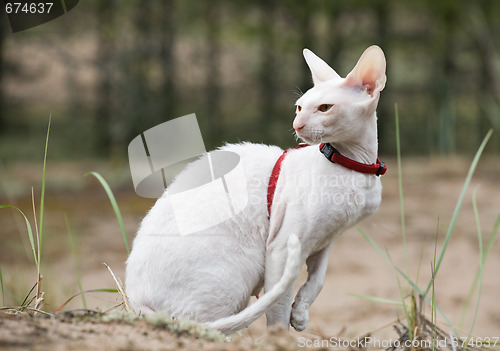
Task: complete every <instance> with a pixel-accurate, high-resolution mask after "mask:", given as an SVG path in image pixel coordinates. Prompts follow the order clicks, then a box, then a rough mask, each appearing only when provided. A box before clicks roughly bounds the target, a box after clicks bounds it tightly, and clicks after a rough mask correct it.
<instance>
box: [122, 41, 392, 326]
mask: <svg viewBox="0 0 500 351" xmlns="http://www.w3.org/2000/svg"><path fill="white" fill-rule="evenodd" d="M304 57H305V59H306V61H307V63H308V65H309V67H310V69H311V72H312V76H313V81H314V83H315V86H314V87H313V88H311V89H310V90H309V91H307V92H306V93H305V94H304V95H303V96H302V97H301V98H300V99H299V100H298V101H297V103H296V105H297V116H296V118H295V120H294V123H293V127H294V128H295V130H296V133H297V136H298V137H300V138H301V139H303V140H304V141H306V142H308V143H310V144H318V143H320V142H330V143H331V144H332V145H334V146H335V147H336V148H337V149H338V150H339V151H340V152H341V153H343V154H344V155H345V156H348V157H351V158H353V159H354V160H357V161H359V162H365V163H374V162H375V160H376V156H377V126H376V113H375V109H376V106H377V102H378V99H379V93H380V91H381V90H382V89H383V88H384V85H385V80H386V78H385V58H384V55H383V52H382V50H380V48H378V47H375V46H372V47H370V48H368V49H367V50H366V51H365V53H364V54H363V55H362V57H361V58H360V60H359V61H358V64H357V65H356V67H355V68H354V69H353V71H352V72H351V73H350V74H349V75H348V76H347V77H346V78H345V79H344V78H341V77H340V76H339V75H338V74H337V73H335V71H334V70H333V69H331V68H330V67H329V66H328V65H327V64H326V63H325V62H324V61H322V60H321V59H320V58H319V57H317V56H316V55H314V54H313V53H312V52H311V51H309V50H307V49H306V50H304ZM323 104H326V105H333V106H332V107H331V108H330V109H328V110H327V111H324V112H322V111H321V108H319V107H320V106H321V105H323ZM299 110H300V111H299ZM221 150H227V151H232V152H235V153H237V154H239V156H240V163H241V165H242V166H243V169H244V174H245V177H246V182H247V191H248V204H247V206H246V208H245V210H244V211H242V212H240V213H238V214H237V215H235V216H234V217H233V218H232V219H231V220H228V221H226V222H224V223H222V224H220V225H217V226H215V227H212V228H210V229H208V230H205V231H204V232H202V233H199V234H202V235H198V234H196V235H188V236H179V235H176V234H177V232H176V224H175V218H174V215H173V214H172V209H171V207H170V203H169V201H168V198H169V194H168V193H169V191H168V190H167V191H166V192H165V194H164V196H162V197H161V198H160V199H158V201H157V202H156V204H155V205H154V206H153V208H152V209H151V211H150V212H149V213H148V214H147V215H146V217H145V218H144V220H143V222H142V223H141V226H140V228H139V231H138V233H137V236H136V238H135V240H134V245H133V250H132V253H131V254H130V257H129V259H128V261H127V271H126V291H127V295H128V297H129V299H130V302H131V304H132V306H133V308H134V309H135V310H136V312H141V313H151V312H154V311H164V312H168V313H170V314H171V315H172V316H174V317H184V318H190V319H194V320H197V321H199V322H202V323H207V324H208V325H209V326H212V327H214V328H216V329H219V330H221V331H223V332H225V333H227V334H229V333H232V332H234V331H236V330H238V329H241V328H243V327H245V326H246V325H248V324H250V323H251V322H253V321H254V320H255V319H256V318H258V317H259V316H260V315H261V314H262V313H264V312H265V313H266V317H267V320H268V324H269V325H271V324H276V323H280V324H283V325H285V326H286V327H288V326H289V325H290V323H291V324H292V326H293V327H294V328H295V329H297V330H303V329H304V328H305V327H306V325H307V322H308V318H309V317H308V316H309V307H310V305H311V303H312V302H313V301H314V299H315V298H316V296H317V295H318V293H319V292H320V290H321V287H322V285H323V281H324V278H325V273H326V267H327V259H328V252H329V249H330V247H331V245H332V242H333V240H334V239H335V237H337V236H338V235H339V234H341V233H342V232H344V231H345V230H346V229H348V228H349V227H351V226H353V225H354V224H356V223H357V222H359V221H360V220H362V219H363V218H365V217H366V216H368V215H370V214H372V213H374V212H376V211H377V209H378V206H379V204H380V200H381V191H382V187H381V184H380V179H379V178H378V177H376V176H374V175H367V174H361V173H357V172H354V171H351V170H348V169H346V168H343V167H342V166H339V165H336V164H332V163H331V162H329V161H328V160H326V158H325V157H324V156H323V155H322V154H321V153H320V152H319V151H318V146H317V145H314V146H309V147H305V148H302V149H298V150H293V151H290V152H289V153H288V155H287V157H286V158H285V160H284V162H283V164H282V168H281V174H280V177H279V180H278V183H277V186H276V192H275V197H274V201H273V205H272V209H271V213H272V215H271V218H270V219H268V217H267V199H266V197H267V187H268V181H269V177H270V174H271V171H272V168H273V166H274V164H275V162H276V160H277V159H278V157H279V156H280V155H281V153H282V150H281V149H279V148H278V147H275V146H266V145H256V144H250V143H243V144H238V145H226V146H224V147H222V148H221ZM179 177H182V173H181V174H180V175H179ZM207 205H208V204H207ZM193 215H196V216H204V215H205V214H204V213H194V214H193ZM297 239H298V241H297ZM303 263H306V264H307V267H308V279H307V281H306V282H305V284H304V285H303V286H302V287H301V288H300V290H299V291H298V293H297V295H296V297H295V302H293V293H294V285H295V284H294V283H295V281H296V279H297V276H298V273H299V270H300V266H301V265H302V264H303ZM262 286H264V288H265V291H266V293H265V294H264V295H263V296H262V297H261V298H260V299H259V300H258V301H257V302H255V303H254V304H253V305H251V306H249V307H247V308H245V307H246V306H247V304H248V301H249V299H250V296H252V295H255V294H257V293H258V292H259V291H260V290H261V288H262ZM292 302H293V307H292Z"/></svg>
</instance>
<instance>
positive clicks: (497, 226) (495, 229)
mask: <svg viewBox="0 0 500 351" xmlns="http://www.w3.org/2000/svg"><path fill="white" fill-rule="evenodd" d="M499 229H500V214H499V215H498V216H497V219H496V220H495V224H494V225H493V230H492V231H491V234H490V237H489V238H488V242H487V243H486V248H485V250H484V262H486V260H487V259H488V255H489V254H490V251H491V248H492V247H493V242H494V241H495V238H496V236H497V234H498V231H499ZM478 282H479V267H478V269H477V271H476V275H475V276H474V280H473V282H472V285H471V287H470V289H469V293H468V295H467V299H466V301H465V305H464V309H463V311H462V315H461V317H460V324H459V326H460V329H462V328H463V325H464V323H465V317H466V316H467V312H468V311H469V306H470V303H471V301H472V296H473V295H474V293H475V291H476V288H477V284H478Z"/></svg>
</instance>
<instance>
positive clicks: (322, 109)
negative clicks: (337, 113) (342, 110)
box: [318, 104, 333, 112]
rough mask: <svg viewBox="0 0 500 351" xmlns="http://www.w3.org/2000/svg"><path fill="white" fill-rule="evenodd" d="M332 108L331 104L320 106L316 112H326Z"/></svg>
mask: <svg viewBox="0 0 500 351" xmlns="http://www.w3.org/2000/svg"><path fill="white" fill-rule="evenodd" d="M332 107H333V104H322V105H319V106H318V111H321V112H326V111H328V110H329V109H331V108H332Z"/></svg>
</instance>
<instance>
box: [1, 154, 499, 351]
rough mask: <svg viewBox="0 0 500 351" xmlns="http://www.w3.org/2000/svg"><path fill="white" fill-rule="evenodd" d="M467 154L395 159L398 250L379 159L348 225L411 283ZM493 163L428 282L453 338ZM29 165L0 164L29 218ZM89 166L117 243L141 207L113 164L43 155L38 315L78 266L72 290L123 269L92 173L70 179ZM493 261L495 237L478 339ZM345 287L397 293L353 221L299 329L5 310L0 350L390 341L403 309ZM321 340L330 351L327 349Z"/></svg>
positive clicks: (91, 302) (6, 234)
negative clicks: (223, 334)
mask: <svg viewBox="0 0 500 351" xmlns="http://www.w3.org/2000/svg"><path fill="white" fill-rule="evenodd" d="M470 159H471V158H469V159H446V160H444V159H428V158H425V159H423V158H422V159H408V160H405V161H404V162H403V175H404V196H405V197H404V198H405V211H406V217H405V219H406V235H407V244H406V247H405V246H404V245H403V239H402V230H401V219H400V210H399V207H400V203H399V194H398V182H397V168H396V162H395V161H392V162H387V163H388V164H389V172H388V173H387V175H385V176H384V177H383V184H384V195H383V201H382V206H381V208H380V210H379V212H378V213H377V214H376V215H374V216H373V217H371V218H369V219H367V220H366V221H364V222H363V223H361V225H360V226H359V227H360V228H361V229H362V230H363V231H364V232H365V233H367V234H368V235H369V236H370V237H371V238H372V239H373V240H374V241H375V242H376V243H377V244H378V245H379V246H380V247H381V248H382V249H383V250H385V251H386V252H387V253H388V254H389V255H390V256H391V257H392V259H393V261H394V262H395V263H396V264H397V265H398V266H399V267H400V268H401V269H402V270H403V271H405V272H408V273H409V276H410V277H411V278H412V279H413V280H415V281H416V280H418V285H419V286H420V287H421V288H422V289H425V287H426V286H427V283H428V282H429V280H430V277H431V265H432V261H433V256H434V251H435V243H436V236H437V254H438V256H439V253H440V250H441V248H442V243H443V239H444V237H445V235H446V232H447V228H448V225H449V222H450V219H451V217H452V214H453V211H454V209H455V205H456V201H457V199H458V197H459V194H460V192H461V189H462V186H463V182H464V179H465V177H466V174H467V170H468V167H469V162H470ZM389 161H391V160H389ZM498 161H499V160H498V159H497V158H492V159H484V160H482V161H481V163H480V165H479V168H478V170H477V173H476V175H475V177H474V178H473V181H472V182H471V185H470V188H469V190H468V192H467V193H466V196H465V201H464V204H463V207H462V209H461V211H460V216H459V219H458V221H457V224H456V228H455V230H454V232H453V236H452V239H451V241H450V243H449V245H448V249H447V251H446V254H445V256H444V259H443V261H442V265H441V267H440V270H439V272H438V275H437V276H436V280H435V296H436V301H437V305H438V307H439V308H440V309H441V311H442V312H443V313H444V314H445V315H446V317H447V318H448V319H449V320H450V321H451V323H453V325H455V326H456V327H459V326H460V325H462V329H463V330H464V333H463V334H462V335H467V334H468V332H469V330H470V328H471V324H472V321H473V314H474V313H473V311H474V307H475V304H476V298H475V297H474V298H473V299H472V303H471V306H470V307H469V310H468V311H469V312H468V314H467V316H466V318H465V321H464V322H463V323H462V324H461V315H462V312H463V309H464V305H465V303H466V300H467V295H468V293H469V289H470V287H471V284H472V281H473V279H474V275H475V273H476V271H477V269H478V267H479V262H480V260H479V245H478V238H477V231H478V229H477V224H476V221H475V217H474V211H473V206H472V198H473V193H474V192H475V194H476V197H477V205H478V210H479V214H480V220H481V222H480V226H481V231H482V235H483V242H484V243H486V241H487V239H488V237H489V235H490V233H491V231H492V228H493V225H494V222H495V220H496V218H497V216H498V215H499V214H500V185H499V183H498V179H500V162H498ZM40 168H41V167H40V165H37V164H35V165H34V164H12V165H8V166H7V167H5V168H4V169H3V170H2V184H1V186H2V188H0V203H1V204H4V203H9V204H13V205H16V206H18V207H20V208H22V209H23V210H24V211H25V212H26V213H27V215H28V217H29V218H32V210H31V203H30V201H31V200H30V196H31V195H30V192H31V190H30V188H31V185H34V186H35V193H37V191H39V190H37V189H36V187H37V186H39V183H40V179H41V176H40ZM91 170H97V171H100V172H101V173H102V174H103V175H104V176H105V177H106V178H107V179H109V180H110V184H111V186H112V187H113V189H115V195H116V197H117V200H118V204H119V205H120V208H121V210H122V213H123V216H124V218H125V223H126V228H127V233H128V236H129V241H131V240H132V238H133V235H134V234H133V233H134V231H135V230H136V228H137V226H138V224H139V223H140V220H141V218H142V216H143V215H144V214H145V212H146V211H147V210H148V208H149V207H150V206H151V205H152V203H153V202H152V201H151V200H147V199H141V198H139V197H138V196H137V195H135V194H134V193H133V191H130V190H127V189H130V188H131V186H130V184H129V181H128V174H127V170H126V168H123V169H121V170H120V171H119V172H117V171H116V169H115V170H113V171H112V170H110V169H109V168H108V167H107V166H104V165H102V164H96V163H94V162H87V163H85V162H84V163H78V164H76V163H75V164H57V163H52V164H51V163H49V169H48V174H47V179H48V188H47V197H46V213H45V223H44V228H45V229H44V238H43V240H44V244H43V249H44V251H43V256H42V260H43V262H42V272H43V275H44V280H43V284H44V285H43V290H44V291H45V299H46V305H45V307H44V308H45V310H47V311H54V310H55V309H56V308H57V307H58V306H60V305H61V304H62V303H63V302H65V301H66V300H67V299H68V298H69V297H71V296H72V295H73V294H75V293H77V292H78V291H79V288H78V283H77V282H78V272H80V274H81V281H82V286H83V289H84V290H89V289H99V288H114V287H115V285H114V283H113V280H112V278H111V276H110V274H109V272H108V271H107V270H106V268H105V267H104V265H103V262H106V263H107V264H109V265H110V266H111V268H112V269H113V271H114V272H115V274H116V275H117V276H118V277H121V278H123V276H124V261H125V260H126V251H125V248H124V243H123V240H122V239H121V234H120V231H119V227H118V224H117V222H116V219H115V217H114V215H113V212H112V209H111V207H110V205H109V201H108V200H107V197H106V195H105V194H104V192H103V191H102V189H101V188H100V186H99V185H98V184H97V181H96V180H95V179H91V178H88V177H82V176H81V174H83V173H85V172H87V171H91ZM37 201H38V200H37ZM65 214H66V216H67V218H68V223H69V226H70V228H71V232H72V233H73V236H74V240H75V243H76V248H75V254H72V253H71V252H72V251H71V246H70V244H69V239H68V234H67V233H68V229H67V225H66V223H65V219H64V216H65ZM0 223H1V226H0V238H1V239H0V268H1V270H2V276H3V281H4V286H5V290H6V292H5V301H4V306H13V305H16V304H19V303H20V301H18V300H19V299H21V300H22V299H23V298H24V296H25V295H26V293H27V292H28V291H29V289H30V288H31V286H32V285H33V283H34V281H35V274H36V272H35V271H36V270H35V267H34V265H33V263H32V261H33V254H32V253H31V251H30V249H29V244H28V240H27V234H26V229H25V225H24V223H23V220H22V217H21V216H20V215H19V214H18V213H16V212H15V211H14V210H10V209H1V210H0ZM497 241H498V240H497ZM75 260H76V261H77V262H76V264H75ZM499 266H500V245H499V244H498V242H495V243H494V245H493V247H492V250H491V252H490V255H489V257H488V260H487V261H486V264H485V266H484V270H483V284H482V289H481V299H480V303H479V307H478V313H477V318H476V321H475V327H474V330H473V334H474V335H476V336H478V337H482V338H485V337H490V338H495V337H500V303H499V301H498V296H499V292H500V278H499V275H498V267H499ZM76 267H79V268H76ZM302 278H303V277H302ZM400 282H401V286H402V288H403V290H404V292H405V293H408V292H409V289H408V285H407V284H406V283H405V282H404V280H403V279H401V278H400ZM349 294H363V295H370V296H374V297H378V298H382V299H390V300H400V292H399V288H398V280H397V275H396V273H395V271H394V269H393V268H392V267H391V266H390V264H388V263H387V261H386V260H385V259H384V258H383V257H382V256H381V255H380V254H379V253H378V252H377V251H376V250H375V249H374V247H373V246H371V245H370V244H369V243H368V242H367V241H366V240H365V239H364V238H363V236H362V235H361V234H360V232H359V230H358V229H356V228H353V229H351V230H349V231H348V232H346V233H345V234H344V235H343V236H342V237H340V238H339V239H338V240H337V242H336V244H335V245H334V247H333V249H332V252H331V255H330V261H329V268H328V273H327V278H326V282H325V286H324V288H323V290H322V292H321V294H320V295H319V297H318V299H317V300H316V301H315V303H314V304H313V306H312V308H311V316H310V322H309V326H308V328H307V329H306V330H305V331H304V332H302V333H297V332H295V331H291V332H290V334H289V335H288V334H287V333H285V332H281V331H274V332H273V333H272V334H269V335H268V336H267V338H266V339H262V338H263V337H264V336H265V319H264V318H261V319H259V320H258V321H256V322H255V323H254V324H253V325H252V326H251V327H249V328H247V329H246V330H244V331H242V332H241V333H240V335H236V336H234V337H233V341H231V342H228V343H223V344H221V343H213V342H208V341H204V340H202V339H195V338H192V337H189V336H172V335H171V334H169V333H168V332H167V331H165V330H161V329H157V328H153V327H151V326H148V325H146V324H145V323H144V322H141V323H138V324H135V325H128V324H122V323H116V322H113V323H105V324H103V323H97V322H95V321H94V322H89V321H87V322H85V321H75V320H71V319H67V318H66V319H60V318H58V319H56V320H55V321H52V320H50V319H35V320H33V319H31V318H29V317H28V316H26V315H23V316H21V317H13V316H6V315H4V314H0V349H9V350H10V349H12V350H21V349H30V348H31V349H37V350H45V349H48V348H47V347H48V346H50V349H53V350H59V349H61V350H62V349H70V350H83V349H107V350H142V349H165V350H170V349H227V350H240V349H241V350H250V349H259V348H260V349H270V350H274V349H281V350H288V349H297V348H298V347H299V346H302V345H304V344H307V343H308V342H309V341H312V340H317V339H327V338H330V337H332V336H341V337H342V338H356V337H358V336H361V335H364V334H366V333H372V335H376V336H377V337H378V338H380V339H381V340H386V339H390V338H395V337H396V334H395V332H394V330H393V328H392V325H393V324H394V323H395V321H396V320H397V319H398V318H403V317H404V313H403V310H402V309H401V308H400V307H398V306H395V305H389V304H383V303H379V302H373V301H367V300H363V299H360V298H357V297H354V296H352V295H349ZM85 297H86V303H87V307H88V308H89V309H98V310H106V309H109V308H112V307H113V306H115V305H117V304H119V303H120V296H119V295H118V294H109V293H108V294H104V293H88V294H86V295H85ZM16 299H17V301H16ZM80 307H82V300H81V298H80V297H77V298H75V299H74V300H73V301H72V302H70V303H69V304H68V306H67V307H66V308H65V310H73V309H76V308H80ZM430 310H431V309H430V306H429V305H428V304H427V305H425V312H426V313H427V314H428V315H430ZM438 321H439V325H440V326H441V327H442V328H443V329H444V330H446V331H448V330H449V329H450V327H449V326H447V324H446V323H444V321H443V318H442V317H439V316H438ZM262 340H264V341H262ZM310 345H312V344H310ZM330 346H331V349H335V348H336V347H335V346H332V345H330ZM311 348H312V349H319V348H315V347H311Z"/></svg>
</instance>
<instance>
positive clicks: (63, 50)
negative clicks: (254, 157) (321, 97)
mask: <svg viewBox="0 0 500 351" xmlns="http://www.w3.org/2000/svg"><path fill="white" fill-rule="evenodd" d="M499 17H500V3H499V2H498V1H495V0H489V1H488V0H482V1H473V2H471V1H460V0H443V1H431V0H429V1H416V0H415V1H411V0H408V1H404V2H402V1H397V0H373V1H351V0H350V1H320V0H310V1H293V0H265V1H248V0H239V1H238V0H236V1H224V0H212V1H205V2H200V1H192V0H184V1H175V0H165V1H156V2H152V1H148V2H145V1H138V0H136V1H134V0H127V1H116V0H107V1H97V0H86V1H82V2H80V3H79V4H78V6H77V7H75V8H74V9H73V10H72V11H71V12H69V13H68V14H66V15H64V16H63V17H60V18H58V19H56V20H54V21H52V22H49V23H46V24H44V25H41V26H38V27H35V28H32V29H29V30H26V31H23V32H18V33H15V34H13V33H11V31H10V28H9V27H8V21H7V17H6V16H5V14H4V15H3V16H2V26H1V30H2V34H1V35H0V38H1V39H0V50H1V51H0V72H1V74H0V77H1V78H0V79H1V91H0V96H1V103H0V157H1V159H2V160H3V161H4V162H8V161H11V160H19V159H33V158H35V159H40V153H41V152H43V150H42V149H43V147H42V146H43V143H44V141H43V140H44V137H45V135H44V134H45V133H44V132H43V131H44V130H46V126H47V123H48V119H49V116H50V115H52V119H53V126H52V128H53V129H52V133H51V144H52V149H51V157H52V158H61V159H65V158H66V159H67V158H70V159H79V158H94V157H98V158H104V159H109V158H110V157H111V158H113V159H126V156H127V154H126V150H127V145H128V143H129V142H130V141H131V139H132V138H133V137H135V136H136V135H138V134H139V133H140V132H142V131H144V130H146V129H148V128H150V127H153V126H155V125H157V124H159V123H161V122H164V121H166V120H169V119H172V118H175V117H179V116H183V115H186V114H189V113H196V115H197V117H198V121H199V124H200V126H201V130H202V134H203V136H204V138H205V143H206V145H207V147H208V148H209V149H212V148H214V147H217V146H219V145H221V144H222V143H223V142H226V141H228V142H237V141H240V140H249V141H253V142H264V143H272V144H278V145H280V146H282V147H289V146H292V145H294V144H295V141H294V139H293V137H292V132H291V130H292V129H291V123H292V120H293V117H294V101H295V100H296V98H297V93H298V92H300V91H302V92H304V91H306V90H307V89H309V88H310V87H311V85H312V83H311V78H310V73H309V70H308V68H307V66H306V65H305V63H304V60H303V58H302V49H303V48H304V47H308V48H310V49H311V50H313V51H314V52H315V53H317V54H318V55H319V56H320V57H322V58H323V59H324V60H325V61H326V62H328V63H329V64H330V65H331V66H332V67H333V68H334V69H336V70H337V72H338V73H339V74H340V75H342V76H345V75H346V74H347V73H348V72H349V71H350V70H351V69H352V68H353V67H354V65H355V63H356V61H357V59H358V58H359V56H360V55H361V53H362V52H363V50H364V49H365V48H367V47H368V46H370V45H372V44H377V45H379V46H381V47H382V48H383V50H384V51H385V54H386V56H387V76H388V83H387V85H386V89H385V90H384V92H383V94H382V98H381V102H380V107H379V110H378V111H379V112H378V114H379V128H380V148H381V154H382V155H390V154H394V152H395V139H394V137H395V128H394V105H395V103H398V105H399V111H400V122H401V123H400V124H401V133H402V141H403V144H402V148H403V150H404V152H405V154H407V155H410V154H415V155H441V154H444V155H448V154H464V153H465V154H470V153H472V152H474V151H475V149H476V148H477V146H478V144H479V143H480V141H481V140H482V138H483V137H484V135H485V133H486V131H487V130H488V129H489V128H490V127H491V126H494V127H498V126H500V107H499V106H500V68H499V66H500V61H499V58H498V54H497V51H498V48H499V47H500V42H499V41H500V20H499ZM495 139H497V138H495ZM498 151H500V144H499V143H498V141H497V140H493V141H492V142H490V144H489V147H488V152H490V153H498Z"/></svg>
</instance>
